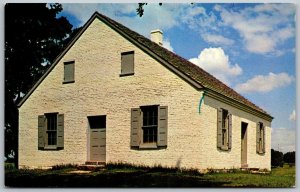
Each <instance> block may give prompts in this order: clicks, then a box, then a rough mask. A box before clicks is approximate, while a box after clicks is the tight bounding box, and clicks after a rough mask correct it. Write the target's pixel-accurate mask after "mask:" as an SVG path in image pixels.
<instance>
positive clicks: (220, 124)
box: [217, 108, 223, 148]
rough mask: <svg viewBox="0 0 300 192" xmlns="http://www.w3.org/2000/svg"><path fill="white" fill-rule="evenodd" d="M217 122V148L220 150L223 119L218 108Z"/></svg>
mask: <svg viewBox="0 0 300 192" xmlns="http://www.w3.org/2000/svg"><path fill="white" fill-rule="evenodd" d="M217 111H218V115H217V118H218V122H217V147H218V148H221V147H222V119H223V117H222V116H223V113H222V109H221V108H219V109H218V110H217Z"/></svg>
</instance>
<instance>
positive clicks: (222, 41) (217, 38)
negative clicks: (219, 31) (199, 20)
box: [201, 34, 234, 45]
mask: <svg viewBox="0 0 300 192" xmlns="http://www.w3.org/2000/svg"><path fill="white" fill-rule="evenodd" d="M201 36H202V38H203V39H204V40H205V41H206V42H208V43H213V44H217V45H232V44H233V43H234V40H232V39H229V38H226V37H223V36H222V35H212V34H203V35H201Z"/></svg>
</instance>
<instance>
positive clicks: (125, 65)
mask: <svg viewBox="0 0 300 192" xmlns="http://www.w3.org/2000/svg"><path fill="white" fill-rule="evenodd" d="M133 74H134V51H129V52H123V53H121V74H120V76H127V75H133Z"/></svg>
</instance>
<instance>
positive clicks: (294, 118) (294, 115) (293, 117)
mask: <svg viewBox="0 0 300 192" xmlns="http://www.w3.org/2000/svg"><path fill="white" fill-rule="evenodd" d="M289 120H290V121H296V111H295V110H293V112H292V113H291V114H290V117H289Z"/></svg>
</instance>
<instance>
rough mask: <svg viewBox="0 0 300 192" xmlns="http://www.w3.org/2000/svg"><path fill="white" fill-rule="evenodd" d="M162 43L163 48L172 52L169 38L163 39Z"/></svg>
mask: <svg viewBox="0 0 300 192" xmlns="http://www.w3.org/2000/svg"><path fill="white" fill-rule="evenodd" d="M162 44H163V45H162V46H163V47H164V48H166V49H168V50H169V51H172V52H174V49H173V47H172V46H171V43H170V41H169V39H165V40H163V42H162Z"/></svg>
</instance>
